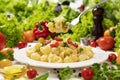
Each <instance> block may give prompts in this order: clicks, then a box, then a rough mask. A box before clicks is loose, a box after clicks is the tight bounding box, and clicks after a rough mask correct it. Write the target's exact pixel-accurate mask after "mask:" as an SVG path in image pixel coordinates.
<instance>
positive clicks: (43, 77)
mask: <svg viewBox="0 0 120 80" xmlns="http://www.w3.org/2000/svg"><path fill="white" fill-rule="evenodd" d="M48 76H49V73H45V74H43V75H41V76H39V77H37V78H35V79H33V80H47V78H48Z"/></svg>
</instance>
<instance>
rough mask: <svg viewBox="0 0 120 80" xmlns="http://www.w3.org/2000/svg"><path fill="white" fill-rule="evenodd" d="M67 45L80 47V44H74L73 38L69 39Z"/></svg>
mask: <svg viewBox="0 0 120 80" xmlns="http://www.w3.org/2000/svg"><path fill="white" fill-rule="evenodd" d="M67 43H68V44H70V45H72V46H74V47H75V48H77V47H78V44H77V43H74V42H73V41H72V40H71V38H68V39H67Z"/></svg>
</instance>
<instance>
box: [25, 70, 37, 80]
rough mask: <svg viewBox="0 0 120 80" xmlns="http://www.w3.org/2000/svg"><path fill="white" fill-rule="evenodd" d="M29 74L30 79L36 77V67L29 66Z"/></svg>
mask: <svg viewBox="0 0 120 80" xmlns="http://www.w3.org/2000/svg"><path fill="white" fill-rule="evenodd" d="M27 76H28V78H29V79H33V78H35V77H36V76H37V71H36V69H34V68H29V69H28V70H27Z"/></svg>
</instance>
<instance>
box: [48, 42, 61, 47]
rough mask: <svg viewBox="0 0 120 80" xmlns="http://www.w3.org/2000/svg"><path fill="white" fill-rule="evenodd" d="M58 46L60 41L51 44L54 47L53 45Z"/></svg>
mask: <svg viewBox="0 0 120 80" xmlns="http://www.w3.org/2000/svg"><path fill="white" fill-rule="evenodd" d="M58 46H59V43H58V42H55V43H54V44H50V47H52V48H53V47H55V48H56V47H58Z"/></svg>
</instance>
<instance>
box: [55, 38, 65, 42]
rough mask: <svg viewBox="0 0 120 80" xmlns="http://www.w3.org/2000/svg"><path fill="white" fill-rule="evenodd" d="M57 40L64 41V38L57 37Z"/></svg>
mask: <svg viewBox="0 0 120 80" xmlns="http://www.w3.org/2000/svg"><path fill="white" fill-rule="evenodd" d="M55 40H56V41H63V39H62V38H59V37H55Z"/></svg>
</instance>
